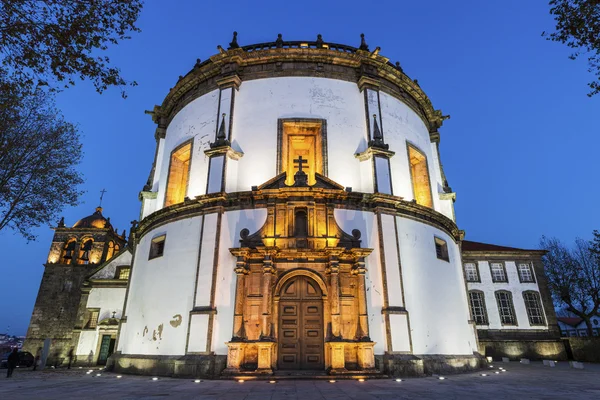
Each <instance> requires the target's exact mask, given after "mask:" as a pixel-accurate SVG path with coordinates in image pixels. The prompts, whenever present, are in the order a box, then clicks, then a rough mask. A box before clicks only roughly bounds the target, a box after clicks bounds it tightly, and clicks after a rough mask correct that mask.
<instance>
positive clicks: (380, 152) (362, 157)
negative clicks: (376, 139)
mask: <svg viewBox="0 0 600 400" xmlns="http://www.w3.org/2000/svg"><path fill="white" fill-rule="evenodd" d="M395 154H396V152H394V151H391V150H385V149H382V148H379V147H374V146H369V147H368V148H367V149H366V150H365V151H363V152H362V153H356V154H355V155H354V157H356V158H358V160H359V161H367V160H369V159H371V157H375V156H381V157H385V158H392V157H393V156H394V155H395Z"/></svg>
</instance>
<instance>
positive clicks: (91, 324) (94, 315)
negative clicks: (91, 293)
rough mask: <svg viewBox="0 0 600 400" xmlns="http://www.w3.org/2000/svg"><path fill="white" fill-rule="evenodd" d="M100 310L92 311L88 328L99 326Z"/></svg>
mask: <svg viewBox="0 0 600 400" xmlns="http://www.w3.org/2000/svg"><path fill="white" fill-rule="evenodd" d="M99 314H100V311H97V310H96V311H91V312H90V321H89V322H88V324H87V328H88V329H95V328H96V327H97V326H98V315H99Z"/></svg>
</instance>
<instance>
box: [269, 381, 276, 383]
mask: <svg viewBox="0 0 600 400" xmlns="http://www.w3.org/2000/svg"><path fill="white" fill-rule="evenodd" d="M269 383H277V381H269Z"/></svg>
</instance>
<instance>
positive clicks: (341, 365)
mask: <svg viewBox="0 0 600 400" xmlns="http://www.w3.org/2000/svg"><path fill="white" fill-rule="evenodd" d="M325 346H326V351H327V353H328V355H329V357H328V358H329V373H330V374H343V373H345V372H348V370H347V369H346V358H345V357H344V354H345V347H346V344H345V343H344V342H327V343H325Z"/></svg>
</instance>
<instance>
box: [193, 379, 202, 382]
mask: <svg viewBox="0 0 600 400" xmlns="http://www.w3.org/2000/svg"><path fill="white" fill-rule="evenodd" d="M200 382H202V381H201V380H200V379H196V380H194V383H200Z"/></svg>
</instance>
